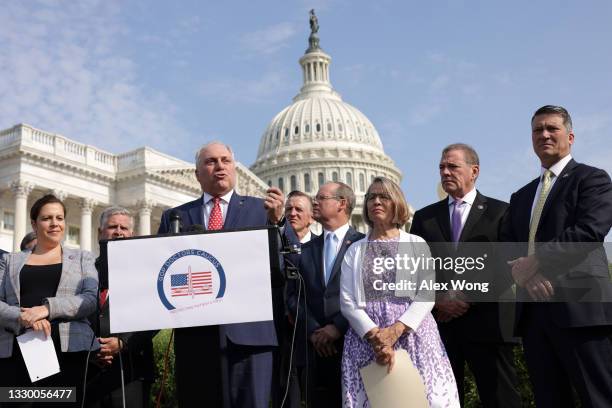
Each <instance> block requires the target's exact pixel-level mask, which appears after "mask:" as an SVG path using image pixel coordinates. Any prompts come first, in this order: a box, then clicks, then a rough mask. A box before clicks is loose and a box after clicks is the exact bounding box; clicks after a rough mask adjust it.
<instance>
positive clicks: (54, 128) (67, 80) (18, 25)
mask: <svg viewBox="0 0 612 408" xmlns="http://www.w3.org/2000/svg"><path fill="white" fill-rule="evenodd" d="M119 7H120V3H119V2H117V1H104V2H100V1H80V2H76V3H75V2H71V1H66V2H62V1H48V2H45V1H39V2H6V3H5V4H3V7H2V8H1V9H0V43H1V44H2V47H0V127H1V128H7V127H10V126H12V125H14V124H16V123H20V122H25V123H28V124H31V125H33V126H35V127H38V128H42V129H44V130H48V131H51V132H57V133H62V134H64V135H65V136H67V137H69V138H73V139H77V140H79V141H82V142H85V143H90V144H94V145H97V146H99V147H102V148H104V149H108V150H112V151H121V150H126V149H131V148H134V147H137V146H141V145H145V144H146V145H153V146H155V145H161V142H162V141H164V140H166V138H167V136H168V135H169V134H173V135H181V134H184V132H182V131H181V129H180V127H179V126H178V125H177V123H176V122H175V121H174V120H173V118H172V113H173V111H174V110H175V107H174V106H173V104H172V103H170V102H169V101H168V100H167V99H166V98H165V96H164V95H162V94H156V93H155V92H154V91H150V90H148V89H146V88H144V87H143V86H142V85H141V84H140V83H139V82H138V72H137V69H138V67H137V65H136V64H135V62H134V61H133V60H131V59H130V58H129V57H127V56H125V55H121V52H120V51H118V50H119V49H120V45H121V41H122V40H124V38H125V34H126V33H127V32H128V31H127V28H126V27H124V26H123V25H122V23H121V19H120V18H119V11H120V9H119Z"/></svg>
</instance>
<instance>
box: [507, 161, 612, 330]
mask: <svg viewBox="0 0 612 408" xmlns="http://www.w3.org/2000/svg"><path fill="white" fill-rule="evenodd" d="M539 182H540V180H539V178H536V179H535V180H533V181H532V182H530V183H529V184H527V185H526V186H524V187H523V188H521V189H520V190H518V191H517V192H516V193H514V194H512V198H511V199H510V208H509V211H508V216H507V217H506V219H505V222H504V225H503V228H502V239H504V240H505V241H508V242H520V243H525V244H524V245H522V247H523V252H522V253H518V254H514V256H515V257H516V256H517V255H518V256H526V255H527V245H526V243H527V241H528V240H529V224H530V219H531V208H532V205H533V202H534V199H535V194H536V189H537V188H538V184H539ZM611 225H612V184H611V183H610V177H609V176H608V174H607V173H606V172H605V171H603V170H600V169H597V168H595V167H591V166H587V165H585V164H581V163H577V162H575V161H574V160H573V159H572V160H570V161H569V163H568V164H567V165H566V166H565V168H564V169H563V171H562V172H561V174H559V177H558V178H557V180H556V181H555V183H554V185H553V186H552V189H551V190H550V192H549V194H548V198H547V200H546V203H545V205H544V208H543V210H542V214H541V216H540V223H539V225H538V229H537V231H536V237H535V241H536V243H537V242H541V243H542V244H536V256H537V258H538V260H539V261H540V266H541V268H540V272H541V273H542V274H543V275H544V276H545V277H547V278H548V279H550V280H551V283H552V285H553V287H554V288H555V291H556V293H555V295H556V296H557V300H559V299H560V298H561V300H564V301H562V302H559V301H558V302H554V300H555V299H553V302H546V303H543V305H544V307H547V308H548V310H549V313H550V317H551V318H552V319H553V321H554V322H555V323H556V324H557V325H558V326H559V327H564V328H569V327H585V326H603V325H612V303H609V302H610V300H611V299H612V283H611V282H610V275H609V272H608V262H607V258H606V254H605V251H604V248H603V247H601V246H599V245H598V244H597V243H601V242H603V241H604V239H605V237H606V235H607V234H608V232H609V231H610V226H611ZM576 242H588V243H592V246H590V249H591V250H590V251H589V252H588V253H585V254H583V255H582V256H578V257H577V256H576V253H575V252H574V250H575V249H580V247H578V246H572V243H576ZM583 248H584V246H583ZM571 252H574V253H571ZM576 280H580V281H581V283H582V284H586V285H587V286H588V287H594V288H598V290H599V291H600V295H601V298H602V299H608V302H601V301H597V302H596V301H593V302H570V301H565V300H568V298H571V296H572V295H571V294H569V293H567V292H566V291H564V288H571V287H572V286H575V285H573V284H572V283H573V282H574V281H576ZM527 296H528V295H527V293H526V291H525V290H524V289H522V288H519V289H518V292H517V297H518V298H519V299H520V298H526V297H527ZM522 309H523V307H522V304H521V303H517V329H518V330H519V331H520V326H521V325H520V323H521V321H520V319H521V315H522Z"/></svg>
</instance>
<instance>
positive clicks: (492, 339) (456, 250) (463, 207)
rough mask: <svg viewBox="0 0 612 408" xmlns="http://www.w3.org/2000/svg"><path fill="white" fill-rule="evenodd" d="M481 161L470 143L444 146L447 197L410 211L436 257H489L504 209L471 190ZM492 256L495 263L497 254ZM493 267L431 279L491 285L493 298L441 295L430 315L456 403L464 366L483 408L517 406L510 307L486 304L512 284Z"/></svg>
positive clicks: (413, 229)
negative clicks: (445, 358)
mask: <svg viewBox="0 0 612 408" xmlns="http://www.w3.org/2000/svg"><path fill="white" fill-rule="evenodd" d="M479 163H480V161H479V158H478V154H477V153H476V151H475V150H474V149H473V148H472V147H471V146H469V145H466V144H463V143H455V144H451V145H449V146H447V147H446V148H444V150H443V151H442V157H441V159H440V165H439V167H440V182H441V183H442V188H443V189H444V191H445V192H446V193H447V194H448V197H446V198H444V199H443V200H441V201H438V202H437V203H434V204H431V205H428V206H427V207H425V208H422V209H420V210H419V211H417V212H416V213H415V214H414V217H413V220H412V227H411V228H410V232H411V233H412V234H415V235H418V236H420V237H422V238H423V239H425V240H426V241H427V243H429V245H430V247H431V252H432V255H433V256H435V257H437V258H440V259H445V258H446V257H451V258H459V257H466V258H472V259H474V258H476V257H478V256H482V254H483V253H487V252H488V253H490V251H491V250H492V248H493V245H491V244H490V243H495V242H497V241H499V229H500V224H501V221H502V219H503V217H504V214H505V213H506V209H507V207H508V204H507V203H504V202H503V201H499V200H496V199H494V198H491V197H487V196H485V195H483V194H481V193H480V192H479V191H478V190H476V180H477V178H478V176H479V174H480V164H479ZM446 243H452V244H450V245H449V244H446ZM472 252H475V253H472ZM492 259H494V260H496V261H497V259H500V257H492ZM495 263H496V264H497V265H492V262H491V263H489V264H488V266H487V269H486V270H484V271H468V272H465V273H463V274H455V272H454V271H453V272H451V273H450V274H445V273H443V271H440V270H438V271H437V273H436V281H437V282H443V283H446V284H449V285H451V282H450V281H451V280H457V281H460V280H462V279H465V280H468V281H476V282H486V283H488V284H489V285H490V286H491V287H490V288H489V293H488V295H491V296H492V297H489V298H487V297H486V296H484V295H483V296H479V295H480V294H479V293H477V292H467V291H465V292H462V291H453V290H448V291H439V292H438V293H437V298H436V306H435V307H436V308H435V311H434V313H435V316H436V321H437V322H438V328H439V329H440V335H441V337H442V340H443V342H444V346H445V347H446V351H447V353H448V357H449V359H450V362H451V365H452V367H453V373H454V374H455V379H456V380H457V387H458V389H459V395H460V400H461V404H462V405H463V402H464V394H465V381H464V367H465V364H466V362H467V364H468V366H469V368H470V370H471V371H472V373H473V374H474V378H475V381H476V386H477V388H478V395H479V397H480V402H481V403H482V405H483V406H485V407H517V408H518V407H520V406H521V398H520V395H519V393H518V390H517V384H518V380H517V375H516V369H515V367H514V360H513V346H514V343H513V341H512V340H514V339H511V338H509V337H510V336H509V332H511V331H512V323H513V322H512V320H513V319H512V312H513V310H514V305H512V304H510V303H497V302H493V301H492V300H496V299H497V295H492V294H493V293H495V294H500V293H502V292H503V291H504V290H506V289H508V288H509V287H510V285H511V282H510V280H509V279H508V277H507V274H506V273H505V271H506V265H505V264H504V263H503V261H501V262H495ZM483 272H484V274H483ZM508 315H510V317H509V316H508ZM506 326H507V330H504V329H506Z"/></svg>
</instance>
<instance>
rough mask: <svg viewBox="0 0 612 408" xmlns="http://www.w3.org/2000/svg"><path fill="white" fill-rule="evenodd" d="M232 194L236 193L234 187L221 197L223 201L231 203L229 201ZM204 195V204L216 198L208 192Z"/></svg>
mask: <svg viewBox="0 0 612 408" xmlns="http://www.w3.org/2000/svg"><path fill="white" fill-rule="evenodd" d="M232 194H234V190H233V189H232V190H230V191H229V192H228V193H227V194H224V195H222V196H221V197H220V198H221V201H223V202H225V203H227V204H229V202H230V200H231V198H232ZM202 197H203V198H202V200H203V201H204V205H206V204H208V202H209V201H210V200H212V199H213V198H214V196H211V195H210V194H208V193H204V195H203V196H202Z"/></svg>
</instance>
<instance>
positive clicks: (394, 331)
mask: <svg viewBox="0 0 612 408" xmlns="http://www.w3.org/2000/svg"><path fill="white" fill-rule="evenodd" d="M363 212H364V214H363V215H364V220H365V221H366V222H367V223H368V225H369V226H370V228H371V229H370V233H369V235H368V236H367V237H366V238H364V239H363V240H361V241H358V242H356V243H354V244H353V245H352V246H351V247H350V248H349V249H348V251H347V253H346V255H345V257H344V261H343V263H342V275H341V296H340V302H341V310H342V314H343V315H344V316H345V317H346V319H347V320H348V321H349V323H350V326H351V328H350V329H349V330H348V331H347V333H346V336H345V339H344V352H343V356H342V393H343V395H342V401H343V406H344V407H350V408H352V407H359V408H366V407H369V406H370V404H369V402H368V397H367V395H366V392H365V388H364V385H363V381H362V380H361V374H360V372H359V369H360V368H362V367H365V366H367V365H369V364H370V363H372V362H373V361H377V362H378V363H379V364H383V365H387V366H388V369H389V371H390V370H391V369H392V368H393V364H394V362H395V350H398V349H400V348H401V349H404V350H406V351H407V352H408V355H409V356H410V359H411V360H412V363H413V364H414V366H415V367H416V368H417V370H418V371H419V373H420V375H421V378H422V380H423V383H424V385H425V391H426V394H427V400H428V401H429V405H430V407H432V408H433V407H459V406H460V404H459V396H458V392H457V384H456V383H455V377H454V376H453V370H452V368H451V365H450V362H449V360H448V357H447V355H446V350H445V349H444V345H443V344H442V340H441V339H440V334H439V333H438V327H437V325H436V322H435V320H434V318H433V316H432V315H431V309H432V308H433V303H434V302H433V299H434V292H433V291H427V290H418V289H416V290H415V288H418V287H419V282H422V281H423V280H427V279H432V278H431V277H432V276H433V275H435V274H434V273H433V271H427V270H426V269H424V268H421V269H419V270H418V271H414V270H413V271H412V273H410V272H409V271H407V270H406V268H405V266H406V264H402V266H404V268H402V267H398V264H397V263H396V262H393V263H392V265H393V266H392V267H389V266H390V265H389V264H384V265H383V264H382V262H381V260H383V259H389V258H392V259H393V260H394V261H396V259H404V258H405V257H406V256H408V257H412V259H416V258H418V257H422V256H429V249H428V248H427V244H425V241H424V240H423V239H422V238H420V237H418V236H416V235H411V234H408V233H406V232H404V231H402V230H400V227H401V226H402V225H404V224H405V223H406V221H407V220H408V205H407V204H406V200H405V199H404V194H403V193H402V191H401V189H400V188H399V186H397V184H395V183H394V182H393V181H391V180H389V179H387V178H384V177H377V178H375V179H374V181H373V182H372V184H371V185H370V187H369V188H368V192H367V194H366V203H365V205H364V211H363ZM402 257H404V258H402ZM403 281H404V282H413V286H412V287H409V286H408V289H406V288H400V289H393V290H391V291H389V290H382V289H384V288H383V287H382V283H399V282H403ZM406 286H407V285H406Z"/></svg>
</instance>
